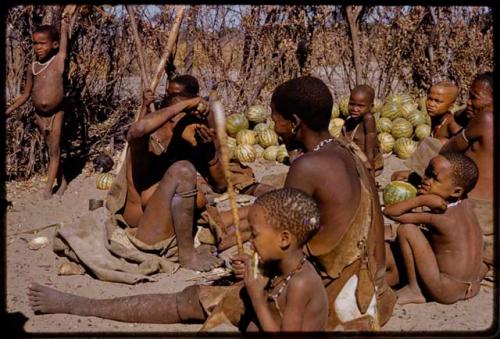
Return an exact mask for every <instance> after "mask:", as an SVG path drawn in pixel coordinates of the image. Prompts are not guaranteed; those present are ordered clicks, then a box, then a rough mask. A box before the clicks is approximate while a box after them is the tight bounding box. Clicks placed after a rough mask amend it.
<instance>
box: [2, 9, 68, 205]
mask: <svg viewBox="0 0 500 339" xmlns="http://www.w3.org/2000/svg"><path fill="white" fill-rule="evenodd" d="M75 10H76V6H74V5H71V6H66V8H65V9H64V13H63V15H62V20H61V39H60V40H59V32H58V31H57V28H55V27H53V26H50V25H43V26H40V27H38V28H37V29H36V30H35V32H34V33H33V44H34V50H35V56H36V61H35V62H33V63H32V64H30V65H28V66H27V71H26V84H25V86H24V92H23V94H22V95H21V96H20V97H19V98H17V99H16V101H15V102H14V103H13V104H12V105H11V106H10V107H9V108H8V109H7V111H6V112H5V113H6V114H10V113H11V112H12V111H14V110H15V109H17V108H18V107H19V106H21V105H23V104H24V103H25V102H26V101H27V100H28V99H29V97H30V96H31V100H32V102H33V106H34V107H35V118H36V123H37V125H38V128H39V129H40V132H41V133H42V135H43V137H44V138H45V141H46V142H47V146H48V148H49V158H50V160H49V169H48V175H47V177H48V178H47V186H46V187H45V189H44V190H43V198H44V199H48V198H50V197H51V196H52V186H53V185H54V181H55V180H56V177H57V184H58V186H59V189H58V190H57V193H58V194H60V195H62V194H63V193H64V191H65V190H66V187H67V182H66V180H65V178H64V175H63V173H62V170H61V168H60V167H59V161H60V156H61V151H60V149H59V142H60V139H61V129H62V124H63V117H64V88H63V73H64V63H65V59H66V53H67V52H66V49H67V45H68V30H69V22H70V17H71V15H72V14H73V13H74V12H75Z"/></svg>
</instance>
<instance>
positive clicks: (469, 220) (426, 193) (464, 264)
mask: <svg viewBox="0 0 500 339" xmlns="http://www.w3.org/2000/svg"><path fill="white" fill-rule="evenodd" d="M452 171H453V169H452V165H451V163H450V162H449V161H448V160H447V159H446V158H444V157H442V156H436V157H434V158H433V159H432V160H431V161H430V163H429V166H428V167H427V169H426V175H425V177H424V179H423V182H422V185H421V186H420V188H419V190H418V193H419V195H418V196H417V197H416V198H414V199H409V200H405V201H402V202H400V203H396V204H394V205H390V206H387V207H386V208H385V209H384V214H385V215H386V216H387V217H389V218H391V219H393V220H395V221H398V222H400V223H401V224H402V225H401V226H400V227H399V229H398V241H399V246H400V249H401V252H402V255H403V260H404V264H405V267H406V272H407V278H408V285H406V286H405V287H403V288H402V289H400V290H398V291H397V294H398V303H400V304H408V303H425V302H426V298H425V296H424V292H423V291H425V292H427V294H428V296H429V297H430V298H432V300H435V301H437V302H439V303H443V304H451V303H454V302H456V301H457V300H460V299H463V298H464V296H465V295H466V292H467V289H468V287H469V286H468V285H467V284H464V283H462V282H457V281H455V280H454V279H453V278H455V279H459V280H461V281H465V282H471V283H472V284H471V290H470V294H469V295H468V296H467V297H472V296H474V295H476V294H477V293H478V291H479V287H480V286H479V282H480V281H481V279H482V278H483V277H484V274H485V273H486V272H485V267H483V266H482V264H481V261H482V233H481V228H480V226H479V224H478V223H477V220H476V218H475V215H474V212H473V209H472V205H471V203H470V202H469V201H468V200H467V199H465V200H463V201H462V202H460V203H459V204H458V205H455V206H452V207H447V203H451V202H455V201H457V200H458V199H461V198H463V197H464V191H463V187H461V186H457V185H456V184H455V183H454V180H453V173H452ZM423 206H425V207H428V208H430V209H431V212H412V210H413V209H415V208H419V207H423ZM420 224H424V225H425V226H426V227H427V228H428V229H429V232H427V233H428V234H427V235H426V234H424V232H423V231H422V230H421V229H420V228H419V226H417V225H420ZM396 274H397V272H396ZM450 276H451V278H450ZM391 279H392V278H390V277H389V280H391ZM394 280H396V281H397V280H398V279H397V278H396V279H394Z"/></svg>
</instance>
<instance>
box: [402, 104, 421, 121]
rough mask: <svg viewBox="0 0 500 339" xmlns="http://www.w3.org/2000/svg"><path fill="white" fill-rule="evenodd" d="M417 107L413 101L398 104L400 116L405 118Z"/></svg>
mask: <svg viewBox="0 0 500 339" xmlns="http://www.w3.org/2000/svg"><path fill="white" fill-rule="evenodd" d="M416 109H417V105H416V104H415V103H413V102H405V103H404V104H402V105H401V106H400V109H399V111H400V112H401V117H403V118H405V119H407V117H408V116H409V115H410V114H412V113H413V112H414V111H415V110H416Z"/></svg>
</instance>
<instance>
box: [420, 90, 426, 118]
mask: <svg viewBox="0 0 500 339" xmlns="http://www.w3.org/2000/svg"><path fill="white" fill-rule="evenodd" d="M418 109H419V110H421V111H422V112H424V113H425V114H427V96H426V95H424V96H423V97H420V99H418Z"/></svg>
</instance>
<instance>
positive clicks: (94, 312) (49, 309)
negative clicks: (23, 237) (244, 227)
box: [28, 188, 328, 331]
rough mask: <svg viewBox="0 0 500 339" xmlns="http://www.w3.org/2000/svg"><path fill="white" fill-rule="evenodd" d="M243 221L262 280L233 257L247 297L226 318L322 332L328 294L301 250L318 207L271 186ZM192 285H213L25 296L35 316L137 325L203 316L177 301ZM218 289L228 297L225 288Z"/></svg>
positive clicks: (46, 291) (36, 290)
mask: <svg viewBox="0 0 500 339" xmlns="http://www.w3.org/2000/svg"><path fill="white" fill-rule="evenodd" d="M249 222H250V225H251V229H252V235H253V245H254V247H255V249H256V251H257V253H258V255H259V257H260V260H261V262H262V263H263V266H264V267H263V271H264V275H265V277H263V276H261V275H260V274H257V275H254V270H253V269H252V265H251V264H250V262H251V260H250V257H249V256H248V255H243V256H237V257H234V258H233V266H234V268H235V271H236V274H237V276H239V277H241V278H244V284H245V286H246V291H247V292H248V296H249V297H250V300H251V302H250V303H247V307H246V309H245V310H243V309H241V308H240V307H237V306H238V305H241V306H242V305H243V304H242V303H241V302H240V299H239V297H238V295H239V293H238V294H236V297H235V299H234V300H232V299H231V300H230V302H231V303H232V305H233V306H234V314H233V316H232V318H234V319H236V321H237V322H238V325H240V326H242V323H244V324H245V325H246V326H244V327H243V328H242V329H243V330H257V329H260V330H262V331H322V330H324V329H325V327H326V323H327V320H328V297H327V294H326V291H325V288H324V287H323V284H322V282H321V278H320V277H319V275H318V273H316V270H315V269H314V267H313V266H312V264H311V263H309V261H307V259H306V256H305V254H304V253H303V251H302V247H303V245H304V244H305V242H307V241H308V240H309V239H310V238H311V236H312V235H313V234H314V233H315V232H316V231H317V230H318V229H319V209H318V206H317V204H316V203H315V201H314V200H313V199H312V198H311V197H309V196H308V195H307V194H305V193H303V192H302V191H300V190H297V189H291V188H284V189H280V190H275V191H270V192H268V193H265V194H263V195H261V196H259V197H258V198H257V199H256V201H255V204H254V205H253V206H252V208H251V210H250V212H249ZM269 278H272V279H269ZM192 288H198V289H202V288H205V289H206V288H212V289H216V288H217V287H213V286H197V287H194V286H191V287H190V288H187V289H185V290H184V291H183V292H180V293H177V294H162V295H153V294H143V295H136V296H128V297H121V298H113V299H95V300H94V299H89V298H85V297H80V296H77V295H74V294H69V293H63V292H60V291H57V290H54V289H52V288H49V287H46V286H42V285H39V284H31V285H30V286H29V292H28V296H29V299H30V304H31V307H32V308H33V310H35V311H37V312H40V313H68V314H75V315H82V316H96V317H101V318H106V319H113V320H119V321H127V322H136V323H179V322H188V321H189V322H194V321H202V320H204V318H205V317H206V313H210V311H209V308H208V307H207V306H206V305H205V304H204V301H203V300H201V302H198V300H197V299H189V301H188V303H181V302H180V301H183V300H185V299H186V298H187V296H189V295H190V294H189V292H190V291H191V290H192ZM200 293H201V294H203V292H200ZM223 293H226V294H225V296H229V295H228V294H227V292H225V290H223ZM224 298H225V297H224ZM185 304H188V305H187V306H186V305H185ZM235 305H236V306H235ZM152 310H154V312H153V311H152ZM243 313H244V314H243ZM188 314H189V316H188ZM247 319H251V320H250V321H247Z"/></svg>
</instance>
